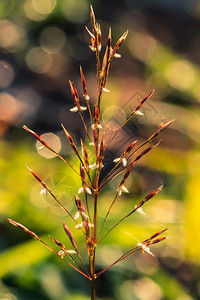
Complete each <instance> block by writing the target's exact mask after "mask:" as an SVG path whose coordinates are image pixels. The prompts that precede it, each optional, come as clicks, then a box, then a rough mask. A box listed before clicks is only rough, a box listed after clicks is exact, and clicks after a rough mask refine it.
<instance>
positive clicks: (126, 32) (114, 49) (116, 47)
mask: <svg viewBox="0 0 200 300" xmlns="http://www.w3.org/2000/svg"><path fill="white" fill-rule="evenodd" d="M127 35H128V30H127V31H125V32H124V33H123V34H122V36H121V37H120V38H119V40H118V41H117V43H116V44H115V46H114V48H113V51H112V57H114V55H115V53H116V52H117V50H118V49H119V48H120V47H121V45H122V44H123V42H124V41H125V39H126V37H127Z"/></svg>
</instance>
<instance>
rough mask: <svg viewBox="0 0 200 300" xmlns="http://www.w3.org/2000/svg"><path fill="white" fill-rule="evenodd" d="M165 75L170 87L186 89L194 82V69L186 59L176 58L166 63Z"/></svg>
mask: <svg viewBox="0 0 200 300" xmlns="http://www.w3.org/2000/svg"><path fill="white" fill-rule="evenodd" d="M166 77H167V79H168V81H169V83H170V85H171V86H172V87H175V88H178V89H181V90H187V89H189V88H190V87H191V86H192V85H193V84H194V81H195V79H196V71H195V70H194V68H193V66H192V65H191V64H190V63H189V62H188V61H186V60H176V61H173V62H172V63H170V64H169V65H168V67H167V69H166Z"/></svg>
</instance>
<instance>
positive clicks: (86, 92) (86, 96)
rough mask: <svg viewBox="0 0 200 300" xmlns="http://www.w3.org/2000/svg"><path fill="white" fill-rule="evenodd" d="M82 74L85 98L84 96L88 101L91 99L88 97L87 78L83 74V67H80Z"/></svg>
mask: <svg viewBox="0 0 200 300" xmlns="http://www.w3.org/2000/svg"><path fill="white" fill-rule="evenodd" d="M80 73H81V82H82V87H83V96H84V98H85V100H86V101H88V100H89V98H90V97H89V96H88V91H87V86H86V81H85V76H84V74H83V69H82V67H81V66H80Z"/></svg>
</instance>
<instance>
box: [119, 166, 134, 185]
mask: <svg viewBox="0 0 200 300" xmlns="http://www.w3.org/2000/svg"><path fill="white" fill-rule="evenodd" d="M134 163H135V162H133V163H132V164H131V165H130V167H129V168H128V170H127V171H126V173H125V174H124V177H123V178H122V181H121V182H120V184H119V187H118V189H119V190H120V189H121V187H122V186H123V185H124V184H125V181H126V180H127V178H128V176H129V175H130V173H131V170H132V168H133V165H134Z"/></svg>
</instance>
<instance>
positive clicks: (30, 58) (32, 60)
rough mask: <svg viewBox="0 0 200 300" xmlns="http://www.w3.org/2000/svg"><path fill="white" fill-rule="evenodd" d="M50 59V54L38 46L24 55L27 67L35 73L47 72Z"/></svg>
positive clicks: (50, 63) (50, 62)
mask: <svg viewBox="0 0 200 300" xmlns="http://www.w3.org/2000/svg"><path fill="white" fill-rule="evenodd" d="M52 61H53V59H52V56H51V55H50V54H49V53H47V52H45V51H44V50H43V49H42V48H40V47H35V48H32V49H30V50H29V52H28V53H27V55H26V63H27V65H28V68H29V69H30V70H31V71H33V72H35V73H37V74H44V73H46V72H48V70H49V68H50V67H51V65H52Z"/></svg>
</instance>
